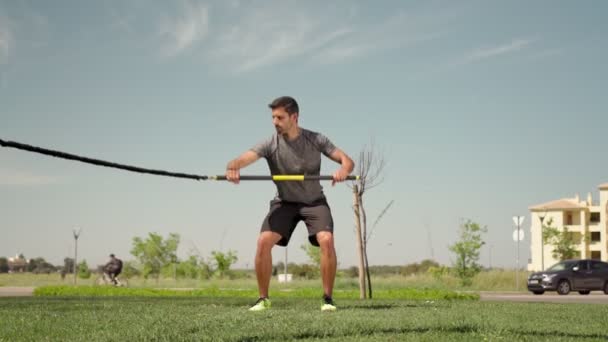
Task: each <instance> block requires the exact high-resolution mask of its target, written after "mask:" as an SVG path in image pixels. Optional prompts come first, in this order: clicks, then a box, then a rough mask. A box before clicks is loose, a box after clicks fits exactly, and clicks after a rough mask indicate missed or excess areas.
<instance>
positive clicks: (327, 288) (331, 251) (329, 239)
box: [317, 232, 338, 297]
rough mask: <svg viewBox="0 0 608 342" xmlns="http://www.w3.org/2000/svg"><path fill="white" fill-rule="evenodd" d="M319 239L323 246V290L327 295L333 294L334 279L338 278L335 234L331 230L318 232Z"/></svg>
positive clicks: (320, 244)
mask: <svg viewBox="0 0 608 342" xmlns="http://www.w3.org/2000/svg"><path fill="white" fill-rule="evenodd" d="M317 241H318V242H319V247H321V279H322V280H323V291H324V294H325V295H327V296H330V297H331V296H332V293H333V290H334V280H335V278H336V267H337V264H338V262H337V258H336V249H335V247H334V236H333V234H332V233H330V232H319V233H317Z"/></svg>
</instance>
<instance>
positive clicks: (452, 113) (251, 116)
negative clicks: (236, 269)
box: [0, 0, 608, 267]
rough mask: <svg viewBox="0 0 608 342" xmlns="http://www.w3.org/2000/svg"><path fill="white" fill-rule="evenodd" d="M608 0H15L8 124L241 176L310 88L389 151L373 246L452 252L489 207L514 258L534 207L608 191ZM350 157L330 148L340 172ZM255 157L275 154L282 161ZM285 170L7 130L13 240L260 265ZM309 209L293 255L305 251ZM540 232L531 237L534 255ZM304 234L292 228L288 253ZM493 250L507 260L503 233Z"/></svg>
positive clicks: (391, 260) (306, 103) (0, 58)
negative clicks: (276, 114) (230, 254)
mask: <svg viewBox="0 0 608 342" xmlns="http://www.w3.org/2000/svg"><path fill="white" fill-rule="evenodd" d="M607 10H608V4H606V2H604V1H585V2H577V3H574V2H566V1H535V2H528V1H508V2H507V1H461V2H453V1H407V2H406V1H380V2H374V3H372V2H367V1H333V2H331V3H326V2H321V1H306V2H305V1H175V2H162V1H138V0H132V1H103V2H93V1H86V2H83V1H57V2H53V3H52V4H51V3H49V2H44V1H7V0H4V1H3V0H0V123H1V124H0V138H2V139H4V140H15V141H19V142H23V143H28V144H33V145H38V146H43V147H47V148H51V149H57V150H62V151H66V152H70V153H75V154H81V155H85V156H89V157H93V158H100V159H106V160H111V161H115V162H119V163H126V164H133V165H139V166H143V167H149V168H158V169H165V170H173V171H181V172H188V173H197V174H209V175H212V174H222V173H223V170H224V167H225V165H226V163H227V162H228V161H229V160H230V159H232V158H234V157H235V156H236V155H238V154H239V153H241V152H243V151H244V150H246V149H247V148H249V147H250V146H253V145H254V144H255V143H256V142H258V141H260V140H262V139H264V138H265V137H267V136H268V135H270V134H272V132H273V127H272V124H271V119H270V113H269V111H268V109H267V107H266V105H267V103H269V102H270V101H271V100H272V99H273V98H275V97H277V96H280V95H291V96H294V97H295V98H296V99H297V100H298V101H299V102H300V107H301V125H302V126H303V127H305V128H308V129H312V130H315V131H319V132H322V133H324V134H326V135H327V136H329V137H330V139H331V140H332V141H333V142H334V143H335V144H336V145H338V146H339V147H341V148H342V149H343V150H345V151H346V152H347V153H349V154H350V155H351V156H352V157H353V158H355V159H356V158H357V157H358V154H359V151H360V150H361V149H362V148H363V147H364V146H365V145H366V144H368V143H369V141H370V140H373V141H374V142H375V147H376V149H377V151H378V153H380V154H381V155H383V156H384V158H385V159H386V161H387V167H386V169H385V180H384V182H383V183H382V184H381V185H380V186H378V187H377V188H374V189H373V190H371V191H370V192H369V193H368V194H367V198H366V203H367V209H368V212H369V215H370V217H371V218H372V219H374V218H375V217H376V216H377V215H378V213H379V212H380V211H381V209H382V208H383V207H384V206H385V205H386V204H387V203H388V202H389V201H391V200H394V201H395V202H394V205H393V206H392V207H391V209H390V210H389V212H388V213H387V214H386V216H385V217H384V218H383V220H382V221H381V223H380V224H379V226H378V227H377V229H376V232H375V234H374V236H373V238H372V240H371V241H370V245H369V250H370V262H371V263H373V264H405V263H409V262H415V261H420V260H422V259H424V258H429V257H434V258H435V259H436V260H438V261H440V262H441V263H445V264H448V263H450V260H451V255H450V253H449V251H448V250H447V246H448V245H449V244H450V243H452V242H454V240H455V239H456V234H457V229H458V224H459V222H460V219H461V218H471V219H472V220H474V221H476V222H479V223H481V224H483V225H487V226H488V229H489V232H488V234H487V235H486V241H487V243H488V246H489V245H491V246H492V251H491V261H492V265H493V266H504V267H512V266H514V265H515V255H516V250H515V244H514V242H513V241H512V239H511V234H512V231H513V229H514V227H513V223H512V220H511V217H512V216H513V215H525V216H527V219H526V221H525V222H524V227H525V229H527V230H528V231H529V224H530V217H529V212H528V209H527V208H528V207H529V206H531V205H533V204H537V203H542V202H546V201H549V200H553V199H557V198H563V197H572V196H573V195H574V194H575V193H579V194H580V195H581V197H585V196H586V194H587V193H588V192H591V193H592V195H593V197H594V199H595V200H597V199H598V194H597V185H599V184H601V183H605V182H608V175H607V174H606V171H605V170H606V169H607V167H608V161H607V159H606V158H604V157H602V156H603V155H605V151H604V150H605V146H606V145H605V140H606V136H607V134H606V127H608V119H607V118H606V108H607V105H608V99H607V97H606V96H605V94H606V90H605V88H606V86H605V84H604V83H605V80H606V79H608V68H607V67H606V66H605V61H606V60H607V59H608V42H607V38H606V37H608V24H607V22H606V20H605V13H607ZM336 167H337V164H334V163H332V162H331V161H329V160H328V159H326V160H325V161H324V164H323V166H322V168H323V171H324V173H331V172H333V170H335V169H336ZM242 173H243V174H264V173H267V169H266V164H265V163H264V162H263V161H261V162H258V163H257V164H255V165H253V166H251V167H250V168H249V169H247V170H244V171H243V172H242ZM324 189H325V191H326V195H327V196H328V198H329V200H330V204H331V205H332V210H333V213H334V218H335V221H336V241H337V242H336V244H337V250H338V258H339V263H340V266H341V267H347V266H350V265H353V264H355V260H356V259H355V253H354V246H355V239H354V233H353V215H352V209H351V203H352V194H351V192H350V189H349V188H348V187H347V186H346V185H345V184H340V185H338V186H336V187H331V186H330V185H329V183H328V184H326V186H325V187H324ZM274 192H275V189H274V186H273V184H272V183H261V182H257V183H241V184H240V185H238V186H234V185H232V184H227V183H221V182H216V183H213V182H200V183H199V182H195V181H190V180H180V179H172V178H165V177H158V176H151V175H140V174H135V173H128V172H125V171H120V170H115V169H108V168H99V167H94V166H92V165H86V164H82V163H76V162H72V161H65V160H59V159H55V158H50V157H45V156H41V155H36V154H32V153H29V152H21V151H17V150H14V149H2V150H0V193H1V194H2V196H0V232H1V235H2V238H1V239H0V255H6V256H10V255H14V254H16V253H24V254H25V255H26V256H28V257H35V256H39V255H40V256H43V257H46V258H47V259H49V260H51V261H53V262H56V263H60V262H61V261H62V260H63V258H64V257H65V256H67V255H71V254H72V248H73V243H72V235H71V234H72V230H73V229H74V228H75V227H81V228H82V230H83V233H82V235H81V239H80V242H79V255H80V256H82V257H83V258H86V259H87V261H88V262H89V264H99V263H102V262H104V261H105V260H106V255H107V254H109V253H110V252H114V253H116V254H117V255H119V256H123V257H125V258H126V259H128V258H130V256H128V253H129V250H130V247H131V240H132V238H133V237H134V236H143V235H145V234H146V233H147V232H151V231H154V232H158V233H161V234H163V235H165V236H166V235H167V234H168V233H169V232H176V233H179V234H180V235H181V236H182V243H181V246H180V250H179V254H180V256H182V257H185V256H187V255H188V254H189V253H192V252H193V251H195V250H198V251H199V252H200V253H201V254H202V255H204V256H208V255H210V253H211V251H212V250H218V249H223V250H227V249H234V250H237V251H238V256H239V261H238V265H239V266H240V267H246V266H247V267H252V264H253V256H254V251H255V239H256V237H257V234H258V231H259V226H260V223H261V221H262V219H263V217H264V215H265V214H266V210H267V209H268V201H269V200H270V199H271V198H272V196H273V195H274ZM305 242H306V234H305V227H304V226H303V225H302V224H301V225H300V226H299V227H298V230H297V232H296V233H295V235H294V238H293V240H292V244H291V246H290V248H289V251H290V260H292V261H296V262H303V261H305V256H304V255H303V253H302V251H300V248H299V246H300V245H301V244H303V243H305ZM528 244H529V234H526V238H525V240H524V242H523V243H522V244H521V245H520V248H521V249H520V250H521V254H522V260H523V261H522V264H525V260H527V258H528V255H529V247H528ZM283 254H284V250H283V249H282V248H275V251H274V254H273V255H274V257H275V261H278V260H280V259H282V258H283ZM481 262H482V263H483V264H484V265H487V264H488V263H489V262H490V255H489V248H487V247H486V248H484V249H483V251H482V255H481Z"/></svg>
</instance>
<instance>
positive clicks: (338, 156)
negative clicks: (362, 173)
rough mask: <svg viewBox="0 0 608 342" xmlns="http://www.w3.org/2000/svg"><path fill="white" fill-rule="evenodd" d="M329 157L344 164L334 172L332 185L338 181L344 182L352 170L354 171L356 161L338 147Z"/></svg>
mask: <svg viewBox="0 0 608 342" xmlns="http://www.w3.org/2000/svg"><path fill="white" fill-rule="evenodd" d="M329 158H330V159H331V160H333V161H335V162H336V163H338V164H340V165H342V167H341V168H340V169H338V171H336V172H334V174H333V177H334V179H333V181H332V182H331V185H332V186H333V185H335V184H336V183H337V182H343V181H345V180H346V177H348V175H349V174H350V173H351V172H353V169H354V167H355V163H354V162H353V160H352V159H351V158H350V157H349V156H348V155H347V154H346V153H344V151H342V150H341V149H339V148H336V149H335V150H334V151H333V152H332V153H331V154H330V155H329Z"/></svg>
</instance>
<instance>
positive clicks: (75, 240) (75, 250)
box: [73, 228, 81, 285]
mask: <svg viewBox="0 0 608 342" xmlns="http://www.w3.org/2000/svg"><path fill="white" fill-rule="evenodd" d="M80 230H81V229H80V228H79V229H78V232H76V230H74V231H73V232H74V285H76V279H77V278H78V277H77V275H76V269H77V267H78V237H79V236H80Z"/></svg>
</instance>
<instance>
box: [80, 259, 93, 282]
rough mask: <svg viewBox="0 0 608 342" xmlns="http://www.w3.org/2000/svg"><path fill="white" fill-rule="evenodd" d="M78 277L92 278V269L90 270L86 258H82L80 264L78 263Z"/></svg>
mask: <svg viewBox="0 0 608 342" xmlns="http://www.w3.org/2000/svg"><path fill="white" fill-rule="evenodd" d="M78 278H80V279H89V278H91V270H89V265H87V261H86V260H82V261H81V262H80V264H78Z"/></svg>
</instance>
